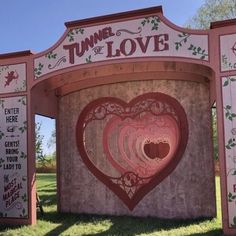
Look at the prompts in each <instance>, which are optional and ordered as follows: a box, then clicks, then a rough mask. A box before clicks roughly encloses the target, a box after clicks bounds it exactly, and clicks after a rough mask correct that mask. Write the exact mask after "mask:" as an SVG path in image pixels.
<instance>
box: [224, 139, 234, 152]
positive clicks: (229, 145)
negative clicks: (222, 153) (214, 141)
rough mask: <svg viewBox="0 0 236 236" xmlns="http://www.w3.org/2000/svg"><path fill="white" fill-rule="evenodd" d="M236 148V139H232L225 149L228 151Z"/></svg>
mask: <svg viewBox="0 0 236 236" xmlns="http://www.w3.org/2000/svg"><path fill="white" fill-rule="evenodd" d="M235 146H236V142H235V139H234V138H230V139H229V140H228V143H227V144H226V145H225V147H226V148H227V149H229V150H230V149H231V148H233V147H235Z"/></svg>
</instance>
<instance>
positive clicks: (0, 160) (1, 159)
mask: <svg viewBox="0 0 236 236" xmlns="http://www.w3.org/2000/svg"><path fill="white" fill-rule="evenodd" d="M4 162H5V160H4V159H3V158H0V168H1V167H2V164H3V163H4Z"/></svg>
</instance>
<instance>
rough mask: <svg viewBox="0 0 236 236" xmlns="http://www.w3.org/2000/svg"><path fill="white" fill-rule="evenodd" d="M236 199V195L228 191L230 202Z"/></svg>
mask: <svg viewBox="0 0 236 236" xmlns="http://www.w3.org/2000/svg"><path fill="white" fill-rule="evenodd" d="M235 200H236V195H234V194H232V193H231V192H229V193H228V202H234V201H235Z"/></svg>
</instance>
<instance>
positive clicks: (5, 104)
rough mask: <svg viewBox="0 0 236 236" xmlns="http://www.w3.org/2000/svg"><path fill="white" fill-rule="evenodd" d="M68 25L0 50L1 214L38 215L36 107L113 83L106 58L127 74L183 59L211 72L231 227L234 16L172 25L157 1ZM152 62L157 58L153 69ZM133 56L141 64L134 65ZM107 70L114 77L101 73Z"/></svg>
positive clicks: (173, 67) (47, 108)
mask: <svg viewBox="0 0 236 236" xmlns="http://www.w3.org/2000/svg"><path fill="white" fill-rule="evenodd" d="M66 27H67V30H66V32H65V33H64V35H63V36H62V38H61V39H60V40H59V41H58V42H57V43H56V44H55V45H54V46H53V47H51V48H50V49H48V50H46V51H45V52H42V53H38V54H32V53H31V52H30V51H24V52H18V53H11V54H4V55H0V114H1V116H0V117H1V119H0V222H1V223H10V224H34V223H35V222H36V204H35V202H36V200H35V154H34V153H35V150H34V115H35V114H36V113H39V114H43V115H46V116H49V117H54V118H56V119H57V112H58V111H57V99H58V98H59V97H60V96H63V95H65V94H68V93H70V92H72V91H76V90H80V89H82V88H85V87H89V86H96V85H98V84H106V83H115V82H116V76H115V75H116V73H118V72H116V71H115V72H114V70H113V72H109V68H110V66H111V65H112V66H114V67H115V68H118V70H119V69H120V71H119V73H121V74H122V73H123V72H122V69H124V68H125V70H126V78H127V80H128V78H129V77H130V78H131V77H132V74H133V75H134V76H133V77H135V79H137V80H140V78H139V76H138V73H139V72H140V71H145V70H146V71H147V70H149V72H150V74H151V72H152V70H154V69H155V70H159V71H160V75H162V76H164V74H165V73H166V72H168V73H171V72H173V71H178V73H180V74H181V73H182V72H181V68H178V65H180V64H181V63H182V64H181V65H185V69H186V70H188V66H189V68H201V69H200V70H199V71H197V72H196V73H197V74H198V75H203V74H204V73H205V72H203V71H204V70H205V71H208V73H205V74H204V76H205V78H206V79H209V80H210V89H211V102H212V104H213V103H214V101H216V104H217V117H218V137H219V156H220V165H221V171H220V174H221V193H222V211H223V228H224V232H225V233H226V234H232V235H234V234H235V233H236V204H235V201H236V179H235V176H236V167H235V148H236V141H235V138H236V131H235V130H236V104H235V102H234V101H235V99H236V21H234V20H231V21H222V22H216V23H212V25H211V29H210V30H205V31H198V30H187V29H184V28H180V27H177V26H175V25H173V24H172V23H171V22H169V21H168V20H167V19H166V18H165V17H164V16H163V14H162V8H161V7H155V8H149V9H143V10H137V11H133V12H126V13H120V14H116V15H109V16H104V17H97V18H92V19H87V20H81V21H75V22H69V23H66ZM156 62H158V63H159V64H158V63H157V64H156V65H157V66H156V67H155V68H154V69H153V68H152V65H153V63H156ZM135 63H140V64H139V65H144V64H142V63H146V64H145V65H146V66H144V67H135V65H136V64H135ZM161 63H162V64H161ZM121 64H122V65H124V66H123V67H121V66H120V65H121ZM125 65H127V67H125ZM130 65H132V66H130ZM158 65H162V66H160V68H158ZM119 66H120V67H119ZM96 68H102V69H104V70H97V69H96ZM189 70H190V69H189ZM195 70H198V69H195ZM74 72H76V73H77V75H79V76H75V74H74ZM189 73H190V71H189ZM111 74H114V81H108V79H107V77H106V76H107V75H111ZM182 75H183V78H184V73H182ZM126 78H124V80H126ZM196 78H197V76H196ZM196 78H195V79H196ZM45 104H47V105H45ZM116 122H118V121H116ZM108 123H109V122H108ZM118 123H119V122H118ZM118 123H117V124H118ZM162 145H163V144H162ZM149 146H150V145H149ZM159 146H160V145H159ZM153 147H155V144H153ZM145 148H146V149H145ZM145 148H144V149H143V150H144V152H145V153H144V154H145V155H147V156H148V155H152V154H150V151H149V149H147V145H146V146H145ZM156 148H157V145H156ZM156 150H159V149H156ZM168 150H169V149H168ZM156 152H157V151H156ZM158 152H159V151H158ZM163 152H164V153H165V152H166V150H165V151H162V153H163ZM163 155H164V154H163ZM117 158H119V157H117ZM58 160H60V159H59V157H58ZM59 165H60V163H59ZM58 168H59V167H58ZM58 178H59V180H60V176H58ZM58 191H60V189H58ZM59 208H60V206H59Z"/></svg>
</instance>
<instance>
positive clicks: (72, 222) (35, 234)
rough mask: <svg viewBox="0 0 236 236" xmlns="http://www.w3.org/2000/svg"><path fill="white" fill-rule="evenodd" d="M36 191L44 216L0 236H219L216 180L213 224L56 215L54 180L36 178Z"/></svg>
mask: <svg viewBox="0 0 236 236" xmlns="http://www.w3.org/2000/svg"><path fill="white" fill-rule="evenodd" d="M37 190H38V193H39V196H40V198H41V201H42V202H43V207H44V211H45V214H44V215H43V216H42V215H41V214H40V213H38V221H37V225H35V226H18V227H14V228H13V227H7V226H3V225H0V236H3V235H4V236H10V235H14V236H15V235H17V236H26V235H27V236H40V235H46V236H52V235H73V236H74V235H75V236H77V235H140V236H141V235H158V236H164V235H168V236H170V235H174V236H178V235H179V236H184V235H199V236H200V235H204V236H205V235H212V236H213V235H214V236H217V235H222V229H221V228H222V225H221V208H220V183H219V177H216V193H217V215H218V216H217V218H216V219H213V220H209V219H208V220H204V219H202V220H185V221H183V220H182V221H176V220H175V221H174V220H160V219H155V218H138V217H112V216H96V215H79V214H59V213H57V212H56V176H55V174H38V175H37Z"/></svg>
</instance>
